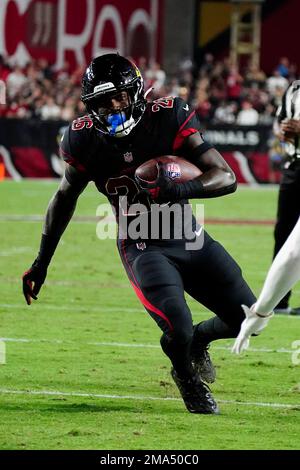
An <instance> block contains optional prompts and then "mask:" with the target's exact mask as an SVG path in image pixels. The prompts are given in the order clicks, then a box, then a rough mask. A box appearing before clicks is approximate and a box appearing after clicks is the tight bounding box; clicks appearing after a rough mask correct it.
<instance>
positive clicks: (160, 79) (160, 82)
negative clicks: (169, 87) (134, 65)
mask: <svg viewBox="0 0 300 470" xmlns="http://www.w3.org/2000/svg"><path fill="white" fill-rule="evenodd" d="M145 76H146V80H147V86H148V87H149V88H150V87H153V88H154V90H153V92H154V94H155V95H157V96H161V88H163V86H164V85H165V81H166V72H164V70H162V69H161V66H160V64H159V63H158V62H152V64H151V66H150V68H149V69H148V70H147V71H146V74H145Z"/></svg>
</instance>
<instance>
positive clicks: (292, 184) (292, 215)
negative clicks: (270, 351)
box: [274, 162, 300, 308]
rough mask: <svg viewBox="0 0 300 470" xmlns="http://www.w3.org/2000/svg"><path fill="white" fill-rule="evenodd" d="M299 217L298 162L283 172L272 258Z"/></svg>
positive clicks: (281, 304) (284, 303) (283, 303)
mask: <svg viewBox="0 0 300 470" xmlns="http://www.w3.org/2000/svg"><path fill="white" fill-rule="evenodd" d="M299 215H300V162H296V163H294V164H292V165H291V166H290V167H289V168H288V169H285V170H283V175H282V180H281V183H280V188H279V195H278V206H277V221H276V225H275V230H274V238H275V245H274V258H275V256H276V255H277V253H278V251H279V250H280V248H281V247H282V246H283V245H284V243H285V241H286V239H287V238H288V236H289V234H290V233H291V231H292V230H293V228H294V226H295V225H296V222H297V220H298V218H299ZM290 296H291V292H288V293H287V294H286V296H285V297H284V298H283V299H282V300H281V301H280V302H279V304H278V307H280V308H286V307H288V304H289V298H290Z"/></svg>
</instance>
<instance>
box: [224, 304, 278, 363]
mask: <svg viewBox="0 0 300 470" xmlns="http://www.w3.org/2000/svg"><path fill="white" fill-rule="evenodd" d="M242 308H243V310H244V312H245V315H246V318H245V320H244V321H243V323H242V324H241V329H240V332H239V334H238V336H237V338H236V340H235V343H234V345H233V347H232V349H231V352H232V353H236V354H240V353H241V352H242V351H244V350H245V349H247V348H248V346H249V338H250V336H251V335H253V334H255V335H257V334H259V333H260V332H261V331H262V330H263V329H264V328H265V327H266V326H267V324H268V322H269V320H270V318H271V317H272V316H273V312H271V313H270V314H268V315H264V316H263V315H261V314H258V313H256V312H255V304H253V305H252V306H251V307H250V308H249V307H247V306H246V305H242Z"/></svg>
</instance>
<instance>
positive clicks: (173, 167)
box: [166, 163, 181, 180]
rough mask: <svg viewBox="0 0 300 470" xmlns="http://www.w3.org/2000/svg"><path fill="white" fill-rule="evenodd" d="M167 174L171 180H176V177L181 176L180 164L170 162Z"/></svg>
mask: <svg viewBox="0 0 300 470" xmlns="http://www.w3.org/2000/svg"><path fill="white" fill-rule="evenodd" d="M166 176H168V177H169V178H170V179H171V180H175V179H176V178H180V176H181V171H180V166H179V165H177V164H176V163H168V165H167V169H166Z"/></svg>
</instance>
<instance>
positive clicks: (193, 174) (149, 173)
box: [135, 155, 202, 183]
mask: <svg viewBox="0 0 300 470" xmlns="http://www.w3.org/2000/svg"><path fill="white" fill-rule="evenodd" d="M158 162H161V163H162V164H163V168H164V171H165V174H166V176H168V177H169V178H170V179H171V180H173V181H174V182H176V183H185V182H186V181H190V180H193V179H195V178H197V177H198V176H200V175H202V172H201V171H200V170H199V168H197V167H196V166H195V165H193V163H190V162H189V161H187V160H186V159H185V158H181V157H176V156H173V155H164V156H161V157H157V158H152V159H151V160H148V161H147V162H145V163H143V164H142V165H140V166H139V167H138V168H137V169H136V171H135V175H136V176H138V177H139V178H140V179H141V180H143V181H147V182H152V181H155V180H156V178H157V163H158Z"/></svg>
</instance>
